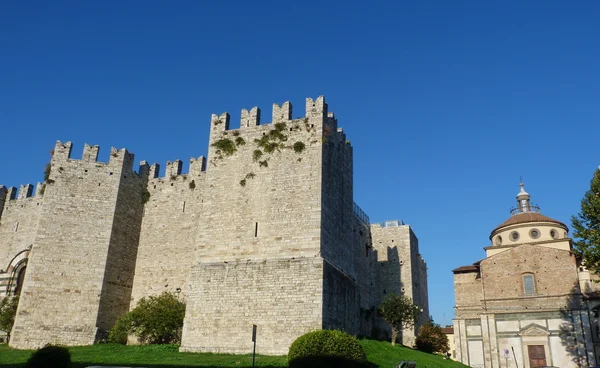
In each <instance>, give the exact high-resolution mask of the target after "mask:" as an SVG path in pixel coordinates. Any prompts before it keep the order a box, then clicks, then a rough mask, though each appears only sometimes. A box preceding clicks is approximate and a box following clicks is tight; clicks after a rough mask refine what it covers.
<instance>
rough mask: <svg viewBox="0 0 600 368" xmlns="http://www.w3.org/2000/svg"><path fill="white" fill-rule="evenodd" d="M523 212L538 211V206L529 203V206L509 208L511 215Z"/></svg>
mask: <svg viewBox="0 0 600 368" xmlns="http://www.w3.org/2000/svg"><path fill="white" fill-rule="evenodd" d="M525 212H536V213H540V207H539V206H533V205H529V206H522V207H514V208H511V209H510V214H511V215H516V214H517V213H525Z"/></svg>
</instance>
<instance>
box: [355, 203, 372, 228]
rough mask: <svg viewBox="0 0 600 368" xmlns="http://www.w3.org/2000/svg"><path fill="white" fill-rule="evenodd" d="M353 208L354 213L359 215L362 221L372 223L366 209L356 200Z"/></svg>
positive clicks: (366, 223)
mask: <svg viewBox="0 0 600 368" xmlns="http://www.w3.org/2000/svg"><path fill="white" fill-rule="evenodd" d="M352 210H353V212H354V214H355V215H356V217H358V219H359V220H360V221H362V222H363V223H364V224H365V225H370V224H371V221H369V216H367V214H366V213H365V211H363V210H362V208H360V207H359V206H358V205H357V204H356V202H354V205H353V206H352Z"/></svg>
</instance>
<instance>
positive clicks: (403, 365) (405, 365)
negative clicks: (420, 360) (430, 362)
mask: <svg viewBox="0 0 600 368" xmlns="http://www.w3.org/2000/svg"><path fill="white" fill-rule="evenodd" d="M416 367H417V362H415V361H413V360H409V361H408V362H407V361H406V360H403V361H401V362H400V364H398V366H397V367H396V368H416Z"/></svg>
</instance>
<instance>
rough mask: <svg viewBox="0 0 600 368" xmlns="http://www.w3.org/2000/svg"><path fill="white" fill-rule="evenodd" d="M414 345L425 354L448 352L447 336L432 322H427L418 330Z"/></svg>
mask: <svg viewBox="0 0 600 368" xmlns="http://www.w3.org/2000/svg"><path fill="white" fill-rule="evenodd" d="M415 345H416V346H417V349H418V350H420V351H424V352H426V353H445V352H447V351H448V350H450V346H449V345H448V336H446V334H445V333H444V331H443V330H442V327H441V326H440V325H438V324H437V323H433V322H427V323H425V324H424V325H423V326H421V327H420V328H419V333H418V335H417V339H416V341H415Z"/></svg>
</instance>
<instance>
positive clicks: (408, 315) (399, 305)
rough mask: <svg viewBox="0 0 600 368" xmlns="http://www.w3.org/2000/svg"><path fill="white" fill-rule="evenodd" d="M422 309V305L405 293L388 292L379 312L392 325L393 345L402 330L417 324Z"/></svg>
mask: <svg viewBox="0 0 600 368" xmlns="http://www.w3.org/2000/svg"><path fill="white" fill-rule="evenodd" d="M422 311H423V309H422V308H421V307H419V306H418V305H415V304H414V303H413V302H412V300H410V298H408V297H406V296H404V295H395V294H388V295H387V296H386V297H385V299H384V300H383V302H382V303H381V305H380V306H379V313H380V314H381V316H382V317H383V319H385V320H386V322H387V323H389V324H390V326H391V327H392V345H396V338H397V337H398V334H399V333H400V331H402V330H404V329H407V328H411V327H413V326H414V325H415V320H416V319H417V317H418V316H419V313H421V312H422Z"/></svg>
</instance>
